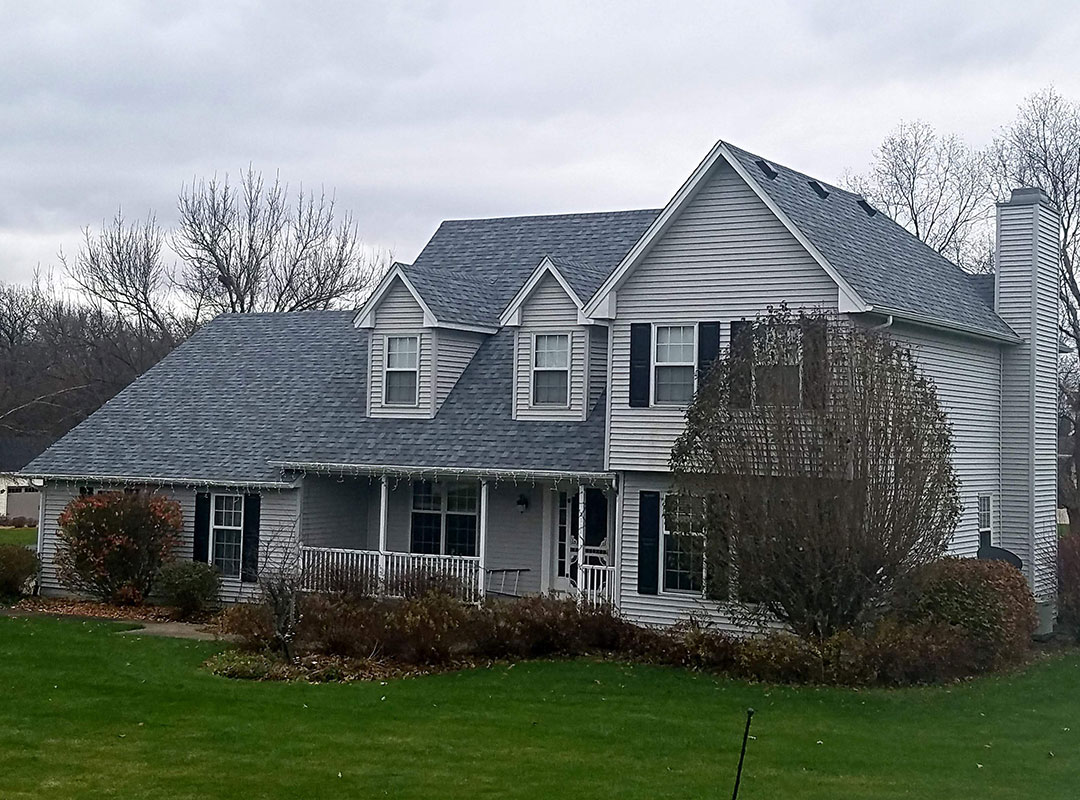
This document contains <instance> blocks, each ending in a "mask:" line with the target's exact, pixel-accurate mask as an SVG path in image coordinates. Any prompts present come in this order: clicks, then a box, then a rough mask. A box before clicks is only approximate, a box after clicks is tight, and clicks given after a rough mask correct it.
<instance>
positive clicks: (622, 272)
mask: <svg viewBox="0 0 1080 800" xmlns="http://www.w3.org/2000/svg"><path fill="white" fill-rule="evenodd" d="M720 159H724V161H726V162H727V163H728V165H729V166H731V168H732V169H734V170H735V173H736V174H737V175H738V176H739V177H740V178H742V179H743V181H745V182H746V184H747V185H748V186H749V187H750V189H751V190H752V191H753V192H754V194H756V195H757V196H758V198H759V199H760V200H761V201H762V202H763V203H764V204H765V206H766V208H768V209H769V210H770V211H771V212H772V213H773V214H774V215H775V216H776V218H777V219H779V220H780V222H781V224H783V226H784V227H785V228H787V229H788V231H789V232H790V233H791V235H792V236H794V237H795V239H796V241H798V242H799V244H801V245H802V246H803V247H804V248H806V251H807V252H808V253H809V254H810V257H811V258H813V259H814V261H816V262H817V263H818V265H819V266H821V268H822V269H824V270H825V272H826V274H827V275H828V276H829V277H830V278H832V280H833V282H834V283H836V285H837V287H838V288H839V295H838V302H839V303H840V304H841V306H842V308H841V310H843V311H846V312H850V313H860V312H864V311H869V310H870V305H869V304H868V303H867V302H866V301H864V300H863V299H862V298H861V297H860V296H859V293H858V292H857V291H855V289H854V287H852V286H851V284H849V283H848V282H847V281H846V280H844V278H843V277H841V275H840V273H839V272H837V271H836V269H835V268H834V267H833V266H832V264H830V263H829V261H828V259H826V258H825V256H824V255H822V253H821V251H819V250H818V249H817V248H816V247H815V246H814V245H813V244H812V243H811V242H810V240H809V239H807V238H806V236H805V235H803V232H802V231H801V230H799V229H798V228H797V227H796V226H795V223H794V222H792V220H791V218H790V217H788V215H787V214H785V213H784V212H783V211H782V210H781V209H780V207H779V206H777V205H776V203H775V202H773V200H772V198H771V197H769V195H768V193H767V192H765V190H764V189H762V188H761V186H760V184H758V182H757V181H756V180H755V179H754V177H753V176H752V175H750V174H749V173H748V172H747V171H746V170H745V169H743V167H742V165H741V164H740V163H739V161H738V159H736V158H735V157H734V156H733V155H732V154H731V152H730V151H729V150H728V149H727V145H726V144H724V142H723V141H719V142H717V143H716V144H715V145H714V146H713V148H712V150H710V151H709V154H708V155H707V156H705V159H704V160H703V161H702V162H701V163H700V164H698V166H697V169H695V170H694V171H693V172H692V173H691V174H690V177H689V178H687V180H686V182H685V183H683V185H682V186H681V187H679V191H677V192H676V193H675V196H674V197H672V198H671V200H670V201H669V202H668V204H667V205H666V206H665V207H664V210H663V211H662V212H661V213H660V216H659V217H657V218H656V220H655V221H654V222H653V224H652V225H650V226H649V228H648V230H646V231H645V233H644V235H642V237H641V238H640V239H639V240H638V241H637V244H635V245H634V246H633V247H632V248H631V249H630V252H628V253H627V254H626V256H625V257H624V258H623V260H622V262H621V263H620V264H619V266H618V267H617V268H616V269H615V271H614V272H613V273H611V275H610V276H609V277H608V279H607V280H606V281H604V284H603V285H602V286H601V287H600V289H599V290H598V291H597V292H596V294H595V295H593V298H592V300H590V301H589V303H588V304H587V305H586V306H585V313H586V314H587V315H588V316H590V317H600V316H607V315H608V314H609V313H610V314H611V316H614V302H613V299H612V300H609V298H608V295H610V294H612V293H613V292H615V291H616V290H617V289H618V288H619V287H620V286H621V285H622V283H623V282H624V281H625V280H626V278H627V277H629V274H630V272H631V271H632V270H633V269H634V268H635V267H636V266H637V265H638V264H639V263H640V262H641V260H642V259H644V257H645V255H646V254H647V253H648V252H649V250H650V249H652V246H653V244H655V242H656V241H657V240H658V239H659V238H660V237H661V236H663V234H664V232H665V231H666V230H667V229H668V227H669V226H670V225H671V223H672V222H674V221H675V219H676V217H678V215H679V213H680V212H681V211H682V210H683V208H684V207H685V206H686V204H687V203H689V202H690V200H691V199H692V198H693V197H694V195H695V194H697V191H698V189H699V188H700V187H701V185H702V183H704V181H705V180H706V179H707V178H708V176H709V174H710V173H711V172H712V169H713V167H714V166H716V163H717V162H718V161H719V160H720ZM605 305H606V306H607V307H606V309H605V313H601V309H602V308H605Z"/></svg>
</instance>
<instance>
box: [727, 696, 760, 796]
mask: <svg viewBox="0 0 1080 800" xmlns="http://www.w3.org/2000/svg"><path fill="white" fill-rule="evenodd" d="M753 717H754V709H752V708H748V709H746V730H744V731H743V735H742V752H740V753H739V768H738V769H737V770H736V771H735V791H733V792H732V793H731V800H739V781H741V780H742V765H743V759H744V758H746V740H747V739H749V738H750V720H751V719H753Z"/></svg>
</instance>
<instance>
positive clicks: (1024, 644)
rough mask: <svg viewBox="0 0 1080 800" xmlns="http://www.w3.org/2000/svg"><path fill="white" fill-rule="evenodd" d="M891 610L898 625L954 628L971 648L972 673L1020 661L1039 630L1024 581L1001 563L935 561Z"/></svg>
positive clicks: (906, 588) (914, 579)
mask: <svg viewBox="0 0 1080 800" xmlns="http://www.w3.org/2000/svg"><path fill="white" fill-rule="evenodd" d="M895 605H896V618H897V620H898V621H899V622H902V623H905V624H908V625H914V626H916V627H918V626H930V627H936V628H942V627H943V626H945V627H946V629H947V628H948V627H951V628H954V629H955V633H956V635H959V636H961V637H962V638H963V639H965V640H966V642H967V643H968V644H969V645H970V647H971V654H970V659H971V664H970V666H971V671H972V672H983V671H986V670H992V669H999V668H1001V667H1004V666H1008V665H1011V664H1015V663H1017V662H1019V661H1020V660H1021V659H1022V658H1023V657H1024V654H1025V653H1026V652H1027V650H1028V648H1029V647H1030V645H1031V637H1032V635H1033V634H1034V633H1035V629H1036V627H1037V626H1038V620H1037V618H1036V616H1035V600H1034V598H1033V597H1032V596H1031V591H1030V590H1029V589H1028V585H1027V580H1026V579H1025V578H1024V576H1023V574H1021V572H1020V571H1019V570H1017V569H1016V568H1015V567H1012V566H1010V565H1009V564H1006V563H1004V562H1002V561H981V560H976V559H972V558H943V559H941V560H939V561H935V562H933V563H931V564H928V565H926V566H924V567H922V568H921V569H919V570H918V571H917V572H916V573H915V574H914V575H913V576H912V578H911V580H910V581H909V582H908V583H907V584H906V585H905V586H904V587H903V588H902V589H901V590H900V591H899V592H898V595H897V598H896V601H895ZM947 635H948V634H944V633H939V634H938V638H944V637H946V636H947Z"/></svg>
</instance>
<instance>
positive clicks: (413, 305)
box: [368, 280, 434, 417]
mask: <svg viewBox="0 0 1080 800" xmlns="http://www.w3.org/2000/svg"><path fill="white" fill-rule="evenodd" d="M388 336H419V337H420V356H419V364H420V372H419V375H418V376H417V380H418V383H419V388H418V391H417V395H418V402H417V404H416V405H415V406H386V405H384V404H383V363H384V360H385V357H386V339H387V337H388ZM431 364H432V333H431V331H430V330H425V329H424V310H423V309H422V308H421V307H420V304H419V303H417V302H416V298H414V297H413V296H412V293H411V292H410V291H409V290H408V288H407V287H406V286H405V284H404V283H402V282H401V281H400V280H395V281H394V283H393V285H392V286H391V287H390V289H389V290H387V292H386V294H385V295H384V296H383V299H382V302H380V303H379V307H378V309H376V311H375V327H374V328H373V329H372V331H371V361H370V365H371V366H370V380H369V381H368V384H369V385H370V386H371V394H370V395H369V396H368V414H369V415H370V416H372V417H430V416H431V415H432V398H433V396H434V393H433V391H432V372H431Z"/></svg>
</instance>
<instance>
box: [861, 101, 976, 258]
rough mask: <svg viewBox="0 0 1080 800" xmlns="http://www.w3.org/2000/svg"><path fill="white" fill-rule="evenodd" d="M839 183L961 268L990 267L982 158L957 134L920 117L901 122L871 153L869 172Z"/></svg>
mask: <svg viewBox="0 0 1080 800" xmlns="http://www.w3.org/2000/svg"><path fill="white" fill-rule="evenodd" d="M844 182H845V183H846V184H847V186H848V188H850V189H852V190H853V191H857V192H859V193H861V194H864V195H866V196H867V198H869V199H870V201H871V202H872V203H874V204H875V205H876V206H878V207H879V208H881V210H883V211H884V212H885V213H886V214H888V215H889V216H890V217H892V218H893V219H894V220H896V221H897V222H898V223H900V224H901V225H903V226H904V227H905V228H907V229H908V230H909V231H911V232H912V233H913V234H915V236H917V237H919V238H920V239H921V240H922V241H924V242H926V243H927V244H928V245H930V246H931V247H933V248H934V249H935V250H937V251H938V252H939V253H941V254H942V255H944V256H945V257H947V258H949V259H951V260H952V261H954V262H955V263H957V264H959V265H960V266H961V267H964V268H965V269H967V270H969V271H973V272H976V271H979V272H984V271H992V267H991V266H990V260H991V259H990V258H989V256H990V254H991V253H992V252H993V249H992V246H991V242H990V237H989V236H988V235H987V230H986V228H987V226H988V224H989V221H990V218H991V213H990V211H991V209H990V199H991V196H990V177H989V170H988V164H987V159H986V156H985V154H984V153H981V152H979V151H978V150H974V149H972V148H971V147H969V146H968V145H967V144H966V143H965V142H964V141H963V140H961V139H960V138H959V137H957V136H942V135H939V134H938V133H937V132H936V131H935V130H934V129H933V128H932V127H931V126H930V125H929V124H927V123H925V122H922V121H920V120H916V121H914V122H901V123H900V124H899V125H898V126H897V127H896V129H895V130H893V131H892V133H890V134H889V135H888V136H887V137H886V138H885V140H884V141H883V142H882V143H881V146H880V147H879V148H878V149H877V150H876V151H875V152H874V161H873V163H872V164H871V167H870V171H869V172H868V173H866V174H864V175H856V176H849V177H847V178H846V179H845V181H844Z"/></svg>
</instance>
